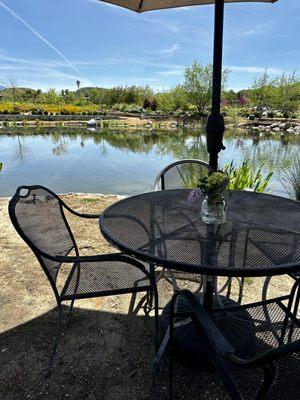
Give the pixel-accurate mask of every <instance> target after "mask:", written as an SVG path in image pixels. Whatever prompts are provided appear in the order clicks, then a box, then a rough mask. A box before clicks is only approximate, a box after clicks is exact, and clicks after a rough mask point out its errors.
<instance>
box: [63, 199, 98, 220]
mask: <svg viewBox="0 0 300 400" xmlns="http://www.w3.org/2000/svg"><path fill="white" fill-rule="evenodd" d="M61 201H62V200H61ZM62 203H63V206H64V207H65V208H66V209H67V210H68V211H69V212H70V213H72V214H74V215H76V216H77V217H80V218H89V219H92V218H100V215H101V214H83V213H79V212H77V211H75V210H73V209H72V208H71V207H69V206H68V205H67V204H66V203H65V202H63V201H62Z"/></svg>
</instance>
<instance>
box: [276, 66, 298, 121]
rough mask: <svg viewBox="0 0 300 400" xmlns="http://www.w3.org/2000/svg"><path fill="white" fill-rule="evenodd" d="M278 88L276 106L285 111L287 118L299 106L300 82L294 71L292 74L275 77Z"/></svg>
mask: <svg viewBox="0 0 300 400" xmlns="http://www.w3.org/2000/svg"><path fill="white" fill-rule="evenodd" d="M275 86H276V88H277V93H276V94H277V96H276V97H277V98H276V106H277V107H278V108H280V109H281V110H282V112H283V115H284V117H285V118H289V117H290V115H291V113H293V112H295V111H296V110H297V109H298V107H299V100H300V82H299V80H298V79H297V77H296V73H295V72H293V73H292V74H290V75H286V74H284V73H283V74H281V75H279V76H277V78H276V79H275Z"/></svg>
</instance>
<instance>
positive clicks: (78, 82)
mask: <svg viewBox="0 0 300 400" xmlns="http://www.w3.org/2000/svg"><path fill="white" fill-rule="evenodd" d="M80 83H81V82H80V80H79V79H77V81H76V85H77V87H78V90H79V88H80Z"/></svg>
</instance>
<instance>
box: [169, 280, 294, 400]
mask: <svg viewBox="0 0 300 400" xmlns="http://www.w3.org/2000/svg"><path fill="white" fill-rule="evenodd" d="M179 295H180V296H184V298H185V300H186V301H187V303H188V304H189V306H190V311H186V312H185V315H184V318H187V316H188V315H189V316H190V317H191V319H192V321H193V323H194V324H195V326H196V327H197V329H198V331H199V335H200V337H201V340H202V342H203V344H204V346H203V348H206V351H207V353H208V354H209V355H210V358H211V360H212V361H213V364H214V365H215V367H216V369H217V371H218V372H219V375H220V377H221V378H222V380H223V383H224V386H225V388H226V389H227V392H228V394H229V396H230V398H231V399H234V400H237V399H247V400H250V399H257V400H258V399H269V400H277V399H278V400H282V399H289V400H296V399H299V398H300V380H299V374H300V321H299V319H298V317H297V311H298V306H299V299H300V281H296V282H295V284H294V286H293V289H292V291H291V293H290V294H289V295H287V296H282V297H280V298H276V299H272V300H269V301H265V302H259V303H253V304H247V305H243V306H234V307H229V308H226V309H219V310H217V309H216V310H213V311H212V313H211V314H210V315H209V314H207V312H206V311H205V310H204V308H203V307H202V306H201V304H200V303H199V301H198V300H197V298H196V297H195V295H194V294H193V293H191V292H190V291H188V290H183V291H179V292H177V293H175V294H174V296H173V298H172V301H171V309H170V353H171V354H170V398H171V399H172V398H173V356H174V329H176V328H174V322H176V318H180V314H178V313H176V312H175V311H174V310H175V304H176V300H177V297H178V296H179ZM266 308H267V311H268V315H267V318H266ZM237 310H239V311H240V310H243V312H244V313H245V315H246V319H247V321H248V322H249V321H251V326H250V324H249V331H250V330H253V332H252V331H251V332H252V335H251V341H250V342H249V343H248V345H245V342H244V341H243V339H242V337H241V338H238V340H235V345H233V344H232V343H231V341H230V339H229V338H228V337H226V336H228V335H229V333H228V330H227V335H226V334H225V331H224V332H222V326H218V320H219V318H218V315H220V314H221V313H223V317H224V313H226V319H227V318H228V326H227V328H228V327H230V318H231V317H233V318H234V313H236V312H237ZM235 315H236V314H235ZM223 320H224V319H223ZM247 321H246V320H245V321H240V322H241V323H248V322H247ZM237 343H238V344H237Z"/></svg>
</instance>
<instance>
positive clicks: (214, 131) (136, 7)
mask: <svg viewBox="0 0 300 400" xmlns="http://www.w3.org/2000/svg"><path fill="white" fill-rule="evenodd" d="M99 1H104V2H105V3H111V4H114V5H117V6H120V7H124V8H128V9H129V10H132V11H136V12H138V13H141V12H145V11H151V10H160V9H166V8H176V7H189V6H197V5H207V4H215V21H214V55H213V87H212V107H211V114H210V115H209V116H208V119H207V123H206V133H207V151H208V153H209V164H210V166H211V168H212V169H213V170H215V171H216V170H217V169H218V154H219V152H220V151H221V150H224V149H225V147H224V146H223V134H224V131H225V124H224V118H223V116H222V114H221V113H220V105H221V83H222V82H221V80H222V50H223V21H224V3H246V2H247V3H254V2H260V3H275V2H276V1H277V0H99Z"/></svg>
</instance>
